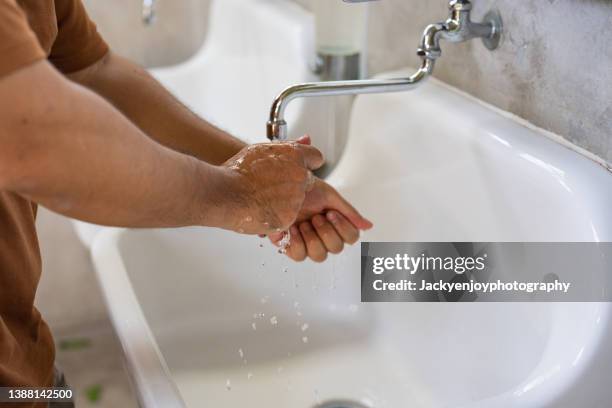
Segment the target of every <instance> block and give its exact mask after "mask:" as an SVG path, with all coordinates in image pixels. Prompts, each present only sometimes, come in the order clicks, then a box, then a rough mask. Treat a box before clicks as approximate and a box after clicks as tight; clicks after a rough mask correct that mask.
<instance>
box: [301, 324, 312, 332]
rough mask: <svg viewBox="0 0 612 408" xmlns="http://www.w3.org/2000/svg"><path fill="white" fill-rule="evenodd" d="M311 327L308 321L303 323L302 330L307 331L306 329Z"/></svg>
mask: <svg viewBox="0 0 612 408" xmlns="http://www.w3.org/2000/svg"><path fill="white" fill-rule="evenodd" d="M309 327H310V326H309V325H308V323H304V324H303V325H302V331H306V330H308V328H309Z"/></svg>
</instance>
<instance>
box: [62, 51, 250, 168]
mask: <svg viewBox="0 0 612 408" xmlns="http://www.w3.org/2000/svg"><path fill="white" fill-rule="evenodd" d="M69 78H70V79H72V80H73V81H75V82H77V83H79V84H81V85H83V86H85V87H87V88H89V89H91V90H92V91H94V92H96V93H97V94H99V95H101V96H103V97H104V98H106V99H107V100H109V101H110V102H111V103H112V104H113V105H114V106H115V107H116V108H117V109H119V110H120V111H121V112H122V113H123V114H124V115H125V116H127V117H128V118H129V119H130V120H132V121H133V122H134V123H135V124H136V125H137V126H138V127H139V128H140V129H142V130H143V131H144V132H145V133H146V134H147V135H149V136H150V137H152V138H153V139H155V140H156V141H157V142H159V143H161V144H163V145H164V146H166V147H169V148H171V149H173V150H176V151H179V152H182V153H185V154H189V155H192V156H195V157H197V158H199V159H200V160H204V161H206V162H208V163H211V164H221V163H224V162H225V161H226V160H228V159H229V158H230V157H232V156H233V155H234V154H236V153H238V152H239V151H240V150H241V149H242V148H244V147H245V144H244V142H242V141H240V140H238V139H236V138H234V137H232V136H230V135H229V134H228V133H226V132H224V131H222V130H220V129H218V128H216V127H215V126H213V125H211V124H209V123H207V122H206V121H204V120H203V119H201V118H199V117H198V116H196V115H195V114H194V113H193V112H191V111H190V110H189V109H188V108H187V107H186V106H184V105H183V104H182V103H181V102H179V101H178V100H177V99H176V98H175V97H174V96H172V95H171V94H170V92H168V91H167V90H166V89H165V88H164V87H163V86H162V85H161V84H159V83H158V82H157V81H156V80H155V79H154V78H153V77H152V76H151V75H150V74H149V73H148V72H147V71H146V70H144V69H143V68H141V67H139V66H138V65H136V64H134V63H132V62H131V61H129V60H127V59H125V58H122V57H120V56H117V55H115V54H113V53H112V52H109V53H108V54H107V55H106V56H105V57H104V58H103V59H102V60H100V61H98V62H97V63H95V64H94V65H92V66H90V67H88V68H85V69H84V70H81V71H79V72H76V73H73V74H70V75H69Z"/></svg>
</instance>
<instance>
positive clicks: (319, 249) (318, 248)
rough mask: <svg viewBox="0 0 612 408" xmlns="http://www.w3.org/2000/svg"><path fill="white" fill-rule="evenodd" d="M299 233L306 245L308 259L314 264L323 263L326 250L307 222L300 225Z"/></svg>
mask: <svg viewBox="0 0 612 408" xmlns="http://www.w3.org/2000/svg"><path fill="white" fill-rule="evenodd" d="M300 232H301V233H302V239H303V240H304V243H305V244H306V252H307V253H308V257H309V258H310V259H312V260H313V261H315V262H323V261H325V259H327V250H326V249H325V246H324V245H323V243H322V242H321V240H320V239H319V236H318V235H317V233H316V232H315V230H314V229H313V228H312V225H310V222H309V221H306V222H303V223H301V224H300Z"/></svg>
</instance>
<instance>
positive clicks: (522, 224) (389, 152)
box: [93, 73, 612, 408]
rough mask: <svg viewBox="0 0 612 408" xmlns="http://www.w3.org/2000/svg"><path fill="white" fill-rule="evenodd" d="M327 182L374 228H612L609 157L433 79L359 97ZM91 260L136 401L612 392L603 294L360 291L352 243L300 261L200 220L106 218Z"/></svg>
mask: <svg viewBox="0 0 612 408" xmlns="http://www.w3.org/2000/svg"><path fill="white" fill-rule="evenodd" d="M397 74H398V73H394V74H393V75H397ZM328 181H329V182H330V183H331V184H333V185H334V186H336V187H337V188H338V189H339V190H340V191H341V192H342V193H343V194H344V195H345V196H346V197H347V198H348V199H349V200H351V201H352V202H353V203H354V204H355V205H356V206H357V207H358V208H359V209H360V210H362V211H363V212H364V214H366V215H367V216H368V217H370V218H372V219H373V221H374V222H375V225H376V226H375V228H374V229H373V230H371V231H369V232H368V233H366V234H364V236H363V237H362V238H363V240H366V241H367V240H369V241H425V242H427V241H484V242H496V241H585V242H589V241H611V240H612V215H611V214H610V211H609V208H612V175H611V174H610V172H609V170H608V169H606V168H605V167H604V166H603V165H602V164H600V163H597V162H595V161H593V160H591V159H590V158H587V157H585V156H583V155H581V154H579V153H577V152H576V151H574V150H572V149H571V148H569V147H568V146H564V145H562V144H560V143H558V141H557V140H555V138H554V137H552V136H550V135H546V134H544V133H543V132H541V131H539V130H537V129H533V128H530V127H529V126H526V125H525V124H523V123H520V122H518V121H516V120H514V119H513V118H510V117H508V116H507V115H505V114H503V113H501V112H497V111H495V110H493V109H491V108H489V107H487V106H485V105H483V104H482V103H480V102H478V101H476V100H474V99H472V98H470V97H468V96H465V95H463V94H460V93H459V92H457V91H455V90H453V89H451V88H449V87H448V86H446V85H444V84H442V83H440V82H437V81H435V80H431V81H430V82H428V83H426V84H425V85H424V86H422V87H421V88H419V89H417V90H415V91H413V92H408V93H401V94H389V95H376V96H374V95H370V96H362V97H358V98H357V100H356V102H355V106H354V109H353V112H352V119H351V131H350V135H349V140H348V144H347V147H346V150H345V152H344V155H343V156H342V158H341V160H340V162H339V164H338V166H337V167H336V169H335V170H334V172H333V173H332V174H331V176H330V177H329V179H328ZM93 259H94V263H95V265H96V269H97V272H98V278H99V280H100V282H101V286H102V289H103V292H104V295H105V297H106V300H107V303H108V307H109V310H110V314H111V317H112V320H113V323H114V325H115V328H116V330H117V333H118V336H119V338H120V340H121V342H122V344H123V348H124V351H125V354H126V359H127V362H128V368H129V370H130V373H131V375H132V376H133V378H134V383H135V384H136V386H137V391H138V393H139V395H140V398H141V400H142V401H143V406H145V407H183V406H187V407H201V406H207V405H214V406H216V407H222V408H223V407H228V408H229V407H237V406H256V407H268V406H279V407H305V408H312V407H316V406H319V405H321V404H324V403H326V402H328V401H354V402H355V403H358V404H361V405H362V406H366V407H370V408H383V407H387V408H397V407H406V406H410V407H428V408H429V407H449V406H452V407H487V408H490V407H555V408H558V407H561V408H563V407H567V408H569V407H576V406H593V407H595V406H606V404H607V402H605V401H609V400H610V399H611V398H612V390H611V389H610V387H609V386H607V384H606V383H605V381H604V380H602V378H606V379H607V378H608V377H609V373H610V372H611V370H612V341H611V340H612V326H611V323H612V321H611V316H610V305H609V304H606V303H507V304H506V303H488V304H485V303H477V304H435V303H404V304H396V303H381V304H362V303H360V266H359V265H360V252H359V248H358V246H354V247H351V248H349V249H347V250H346V251H345V252H344V253H343V254H341V255H339V256H336V257H332V258H330V259H329V260H328V261H327V262H326V263H324V264H321V265H318V264H314V263H310V262H305V263H302V264H295V263H291V262H290V261H288V260H286V259H285V258H284V257H283V256H281V255H279V254H278V253H276V252H275V249H274V248H272V247H270V246H269V245H268V244H267V243H266V242H265V241H262V240H260V239H258V238H255V237H248V236H240V235H236V234H232V233H229V232H225V231H220V230H214V229H205V228H188V229H177V230H149V231H137V230H121V229H120V230H108V231H105V232H103V233H102V234H100V235H99V236H98V237H97V238H96V241H95V243H94V247H93ZM356 406H360V405H356Z"/></svg>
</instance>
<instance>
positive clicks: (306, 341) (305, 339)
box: [302, 336, 308, 344]
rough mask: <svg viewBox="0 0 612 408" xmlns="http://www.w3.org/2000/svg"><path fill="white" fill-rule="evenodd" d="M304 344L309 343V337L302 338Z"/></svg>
mask: <svg viewBox="0 0 612 408" xmlns="http://www.w3.org/2000/svg"><path fill="white" fill-rule="evenodd" d="M302 343H304V344H306V343H308V337H307V336H304V337H302Z"/></svg>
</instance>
